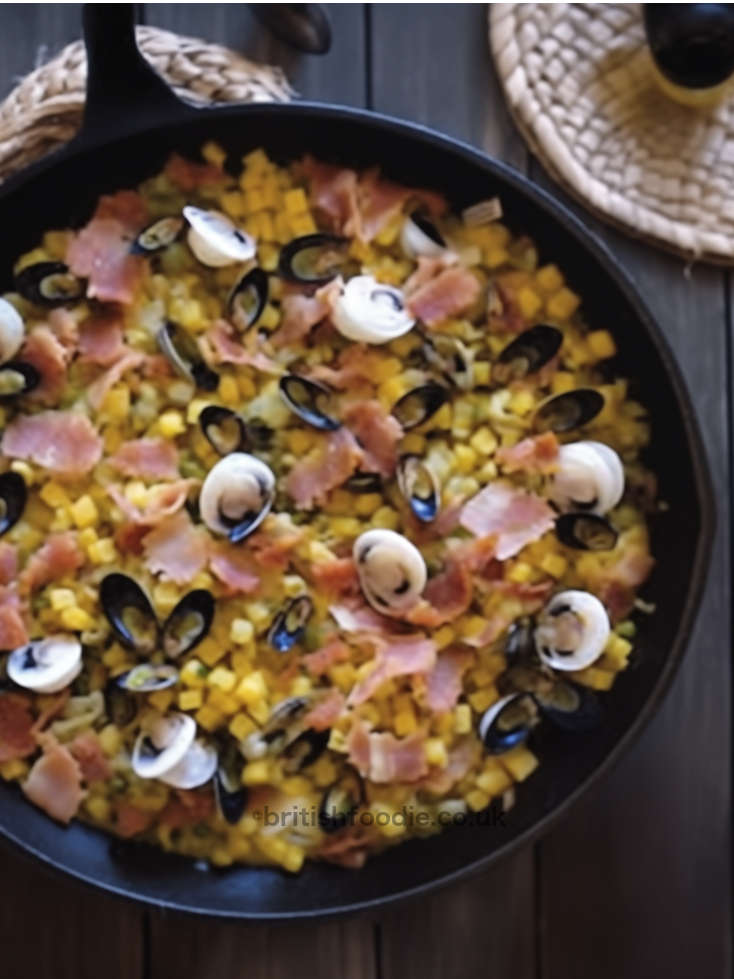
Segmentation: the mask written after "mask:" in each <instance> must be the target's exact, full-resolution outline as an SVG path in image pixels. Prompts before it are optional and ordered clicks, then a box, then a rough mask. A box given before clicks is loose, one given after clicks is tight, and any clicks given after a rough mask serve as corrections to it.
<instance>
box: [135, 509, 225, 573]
mask: <svg viewBox="0 0 734 979" xmlns="http://www.w3.org/2000/svg"><path fill="white" fill-rule="evenodd" d="M143 551H144V553H145V564H146V567H147V568H148V570H149V571H151V572H152V573H153V574H158V575H160V576H161V578H162V579H163V580H164V581H175V582H176V584H179V585H184V584H187V583H188V582H190V581H191V579H192V578H193V577H195V575H197V574H198V573H199V572H200V571H201V570H203V568H204V566H205V565H206V563H207V560H208V558H209V536H208V534H207V532H206V531H205V530H204V529H203V528H202V527H196V526H194V524H193V523H192V522H191V517H190V516H189V515H188V513H187V512H186V511H185V510H179V511H178V512H177V513H174V514H173V515H172V516H169V517H164V518H163V520H161V521H160V523H158V524H157V525H156V526H155V527H154V528H153V530H151V531H150V532H149V533H148V534H146V536H145V537H144V538H143Z"/></svg>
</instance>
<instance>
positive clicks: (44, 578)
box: [18, 530, 84, 595]
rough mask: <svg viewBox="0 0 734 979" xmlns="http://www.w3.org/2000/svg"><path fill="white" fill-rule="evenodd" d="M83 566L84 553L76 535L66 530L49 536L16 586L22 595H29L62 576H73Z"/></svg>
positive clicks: (24, 570)
mask: <svg viewBox="0 0 734 979" xmlns="http://www.w3.org/2000/svg"><path fill="white" fill-rule="evenodd" d="M83 564H84V552H83V551H82V550H81V548H80V547H79V544H78V543H77V539H76V533H75V532H74V531H72V530H66V531H64V532H63V533H60V534H50V535H49V537H48V538H47V540H46V543H45V544H43V545H42V546H41V547H40V548H39V550H37V551H36V553H35V554H32V555H31V557H30V558H29V559H28V563H27V564H26V566H25V568H23V570H22V571H21V573H20V577H19V578H18V586H19V589H20V593H21V594H22V595H29V594H31V593H32V592H34V591H37V590H38V589H39V588H43V587H44V586H45V585H48V584H49V583H50V582H52V581H58V579H59V578H63V577H64V575H67V574H74V572H75V571H78V570H79V568H81V566H82V565H83Z"/></svg>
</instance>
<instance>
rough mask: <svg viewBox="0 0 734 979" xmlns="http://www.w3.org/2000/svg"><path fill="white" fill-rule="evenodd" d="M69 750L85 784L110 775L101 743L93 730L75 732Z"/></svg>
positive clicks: (99, 780)
mask: <svg viewBox="0 0 734 979" xmlns="http://www.w3.org/2000/svg"><path fill="white" fill-rule="evenodd" d="M69 751H70V752H71V753H72V755H73V756H74V758H75V759H76V761H77V762H78V764H79V768H80V769H81V773H82V779H83V781H84V782H86V783H87V785H91V783H92V782H104V780H105V779H108V778H109V777H110V776H111V775H112V769H111V767H110V763H109V762H108V761H107V759H106V758H105V755H104V752H103V751H102V745H101V744H100V743H99V738H98V737H97V735H96V734H95V732H94V731H83V732H82V733H81V734H77V736H76V737H75V738H74V740H73V741H72V742H71V744H70V745H69Z"/></svg>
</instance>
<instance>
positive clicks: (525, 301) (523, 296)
mask: <svg viewBox="0 0 734 979" xmlns="http://www.w3.org/2000/svg"><path fill="white" fill-rule="evenodd" d="M517 304H518V306H519V307H520V312H521V313H522V315H523V316H524V317H525V319H526V320H531V319H533V318H534V317H535V316H537V315H538V313H539V312H540V310H541V308H542V306H543V300H542V299H541V298H540V296H539V295H538V294H537V292H534V291H533V290H532V289H530V288H529V287H528V286H524V287H523V288H522V289H519V290H518V293H517Z"/></svg>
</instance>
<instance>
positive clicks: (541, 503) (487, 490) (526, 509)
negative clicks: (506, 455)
mask: <svg viewBox="0 0 734 979" xmlns="http://www.w3.org/2000/svg"><path fill="white" fill-rule="evenodd" d="M459 522H460V523H461V526H462V527H465V528H466V529H467V530H469V531H471V533H472V534H475V535H476V536H477V537H486V536H488V535H490V534H496V535H497V546H496V556H497V558H498V560H500V561H504V560H506V559H507V558H508V557H512V556H513V555H514V554H517V553H518V551H521V550H522V549H523V547H525V545H526V544H530V543H531V542H532V541H535V540H538V538H540V537H542V536H543V534H545V533H546V532H547V531H548V530H550V529H551V528H552V527H553V524H554V522H555V514H554V512H553V510H552V509H551V508H550V506H549V505H548V504H547V503H546V501H545V500H542V499H541V498H540V497H539V496H535V495H534V494H533V493H526V492H525V491H524V490H519V489H515V488H514V487H513V486H510V485H509V484H507V483H502V482H496V483H490V484H489V485H488V486H485V487H484V489H482V490H480V491H479V492H478V493H477V494H476V496H473V497H472V498H471V499H470V500H469V502H468V503H465V504H464V507H463V509H462V511H461V517H460V520H459Z"/></svg>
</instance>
